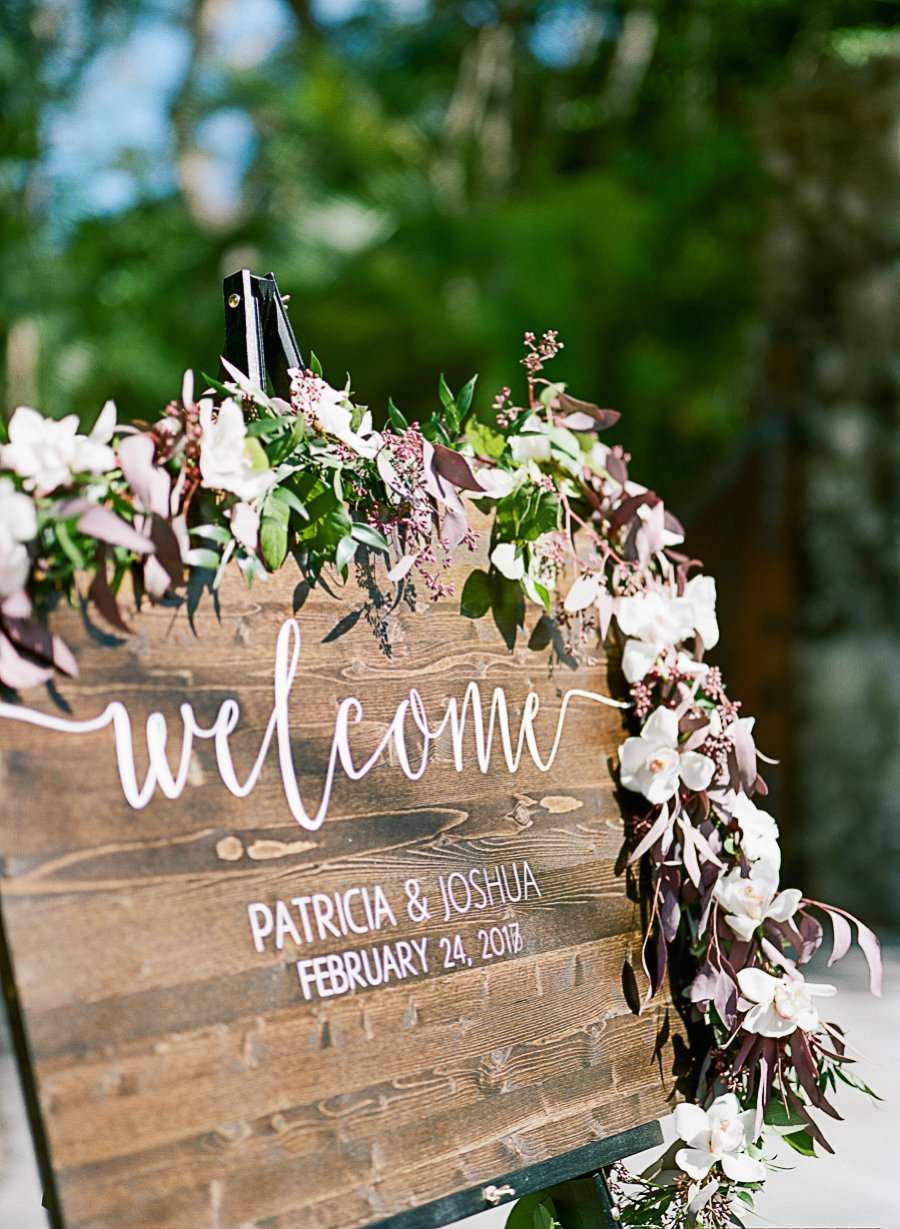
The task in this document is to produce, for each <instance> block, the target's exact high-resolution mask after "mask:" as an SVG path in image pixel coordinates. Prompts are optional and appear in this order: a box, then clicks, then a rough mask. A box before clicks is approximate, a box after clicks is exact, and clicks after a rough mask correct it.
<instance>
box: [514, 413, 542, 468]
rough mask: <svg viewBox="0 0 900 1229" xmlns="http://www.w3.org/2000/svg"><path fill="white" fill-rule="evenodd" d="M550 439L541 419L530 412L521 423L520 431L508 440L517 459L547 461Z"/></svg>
mask: <svg viewBox="0 0 900 1229" xmlns="http://www.w3.org/2000/svg"><path fill="white" fill-rule="evenodd" d="M551 447H552V445H551V440H550V436H549V434H548V433H547V431H546V428H545V425H544V423H543V421H542V420H541V419H540V418H539V417H538V416H537V414H532V415H531V416H530V417H529V418H527V419H526V420H525V422H524V423H523V424H522V431H521V432H520V433H519V434H518V435H514V436H513V437H512V439H511V440H510V441H509V450H510V452H511V453H512V454H513V457H514V458H515V459H516V460H517V461H549V460H550V452H551Z"/></svg>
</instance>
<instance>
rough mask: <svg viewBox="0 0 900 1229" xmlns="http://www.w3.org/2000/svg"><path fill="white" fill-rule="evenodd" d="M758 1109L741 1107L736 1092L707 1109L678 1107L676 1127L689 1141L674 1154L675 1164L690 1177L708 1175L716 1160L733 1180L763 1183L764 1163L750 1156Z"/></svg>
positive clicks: (724, 1095)
mask: <svg viewBox="0 0 900 1229" xmlns="http://www.w3.org/2000/svg"><path fill="white" fill-rule="evenodd" d="M755 1118H756V1110H753V1109H749V1110H743V1111H742V1110H741V1107H740V1103H739V1102H738V1099H737V1097H736V1096H735V1095H734V1093H733V1092H727V1093H725V1094H723V1096H721V1097H717V1098H716V1099H715V1101H713V1103H712V1105H711V1106H710V1107H709V1109H708V1110H703V1109H701V1108H700V1106H699V1105H679V1106H676V1109H675V1130H676V1131H677V1132H678V1136H679V1138H680V1139H683V1140H684V1141H685V1143H686V1144H687V1147H686V1148H679V1150H678V1151H677V1152H676V1153H675V1163H676V1165H678V1167H679V1169H683V1170H684V1172H685V1173H686V1174H688V1176H689V1177H691V1178H705V1177H706V1175H707V1174H708V1173H709V1171H710V1170H711V1169H712V1167H713V1165H715V1164H716V1163H717V1162H718V1164H719V1165H721V1166H722V1169H723V1171H724V1173H725V1176H726V1178H730V1179H731V1180H732V1182H762V1181H763V1179H764V1178H765V1176H766V1170H765V1166H764V1165H763V1163H762V1162H761V1161H758V1160H757V1159H756V1158H755V1157H752V1156H748V1155H747V1146H748V1144H752V1143H753V1134H754V1119H755Z"/></svg>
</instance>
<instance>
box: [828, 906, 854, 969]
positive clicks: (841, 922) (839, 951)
mask: <svg viewBox="0 0 900 1229" xmlns="http://www.w3.org/2000/svg"><path fill="white" fill-rule="evenodd" d="M828 916H829V918H831V925H832V928H833V930H834V943H833V945H832V948H831V955H830V956H829V958H828V967H829V968H831V966H832V965H833V964H834V962H835V961H836V960H840V959H841V957H843V956H846V955H847V952H848V951H849V950H850V943H851V941H852V938H853V931H852V930H851V929H850V923H849V922H848V921H847V919H846V918H845V917H841V915H840V914H839V913H832V912H831V911H830V910H829V913H828Z"/></svg>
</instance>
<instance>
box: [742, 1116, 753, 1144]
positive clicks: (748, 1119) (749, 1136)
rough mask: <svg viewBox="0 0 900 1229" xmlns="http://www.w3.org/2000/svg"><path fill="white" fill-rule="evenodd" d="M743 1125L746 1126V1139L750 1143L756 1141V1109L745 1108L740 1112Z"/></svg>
mask: <svg viewBox="0 0 900 1229" xmlns="http://www.w3.org/2000/svg"><path fill="white" fill-rule="evenodd" d="M738 1118H739V1119H740V1123H741V1126H742V1127H743V1128H744V1139H745V1140H746V1142H747V1143H748V1144H755V1143H756V1110H743V1111H742V1112H741V1113H740V1114H738Z"/></svg>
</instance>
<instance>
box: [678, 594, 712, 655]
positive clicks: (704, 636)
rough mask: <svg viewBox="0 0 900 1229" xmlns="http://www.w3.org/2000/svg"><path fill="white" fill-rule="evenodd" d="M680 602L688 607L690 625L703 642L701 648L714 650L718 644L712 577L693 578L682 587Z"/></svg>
mask: <svg viewBox="0 0 900 1229" xmlns="http://www.w3.org/2000/svg"><path fill="white" fill-rule="evenodd" d="M681 600H682V601H683V602H684V603H685V605H686V606H687V607H688V610H689V612H690V619H691V624H692V626H693V628H694V631H696V633H697V635H698V636H699V637H700V639H701V640H702V641H703V647H704V648H707V649H711V648H714V647H715V646H716V645H717V644H718V643H719V623H718V620H717V619H716V582H715V580H714V578H713V577H712V576H695V577H693V579H692V580H689V581H688V582H687V584H686V585H685V586H684V593H683V594H682V595H681Z"/></svg>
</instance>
